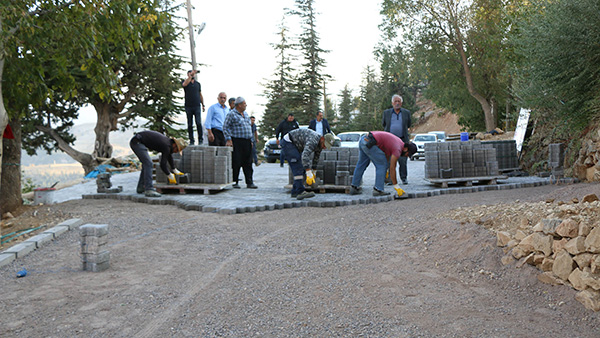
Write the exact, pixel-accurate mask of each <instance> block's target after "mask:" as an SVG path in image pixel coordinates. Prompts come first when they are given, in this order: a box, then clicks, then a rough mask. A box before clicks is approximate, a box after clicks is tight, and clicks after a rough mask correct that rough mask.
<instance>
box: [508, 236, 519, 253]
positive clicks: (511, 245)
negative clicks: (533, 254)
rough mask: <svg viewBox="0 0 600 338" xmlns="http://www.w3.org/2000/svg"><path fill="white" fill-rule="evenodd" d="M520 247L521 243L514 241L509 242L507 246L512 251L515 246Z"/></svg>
mask: <svg viewBox="0 0 600 338" xmlns="http://www.w3.org/2000/svg"><path fill="white" fill-rule="evenodd" d="M517 245H519V242H518V241H516V240H514V239H512V240H510V241H509V242H508V244H506V247H507V248H508V249H509V250H510V249H512V248H514V247H515V246H517Z"/></svg>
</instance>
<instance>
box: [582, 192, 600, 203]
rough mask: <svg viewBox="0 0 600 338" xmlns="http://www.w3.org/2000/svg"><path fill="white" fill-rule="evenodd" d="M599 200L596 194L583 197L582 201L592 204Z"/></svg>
mask: <svg viewBox="0 0 600 338" xmlns="http://www.w3.org/2000/svg"><path fill="white" fill-rule="evenodd" d="M598 200H599V199H598V196H596V194H589V195H585V196H583V198H582V199H581V202H584V203H586V202H587V203H591V202H594V201H598Z"/></svg>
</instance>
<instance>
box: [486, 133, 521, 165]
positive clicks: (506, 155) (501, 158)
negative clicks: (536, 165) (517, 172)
mask: <svg viewBox="0 0 600 338" xmlns="http://www.w3.org/2000/svg"><path fill="white" fill-rule="evenodd" d="M481 143H483V144H486V145H492V147H494V148H495V149H496V159H497V160H498V169H499V170H504V169H517V168H519V158H518V156H517V142H516V141H515V140H499V141H483V142H481Z"/></svg>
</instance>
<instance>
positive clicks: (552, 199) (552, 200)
mask: <svg viewBox="0 0 600 338" xmlns="http://www.w3.org/2000/svg"><path fill="white" fill-rule="evenodd" d="M546 203H548V204H550V203H554V198H549V199H547V200H546Z"/></svg>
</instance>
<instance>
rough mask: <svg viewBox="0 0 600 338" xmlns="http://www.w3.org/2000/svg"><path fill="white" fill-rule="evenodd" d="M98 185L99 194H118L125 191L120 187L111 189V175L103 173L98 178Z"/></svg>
mask: <svg viewBox="0 0 600 338" xmlns="http://www.w3.org/2000/svg"><path fill="white" fill-rule="evenodd" d="M96 185H97V186H98V188H97V191H98V193H118V192H121V191H123V187H122V186H118V187H117V188H111V187H112V183H111V182H110V174H109V173H102V174H98V176H96Z"/></svg>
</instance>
